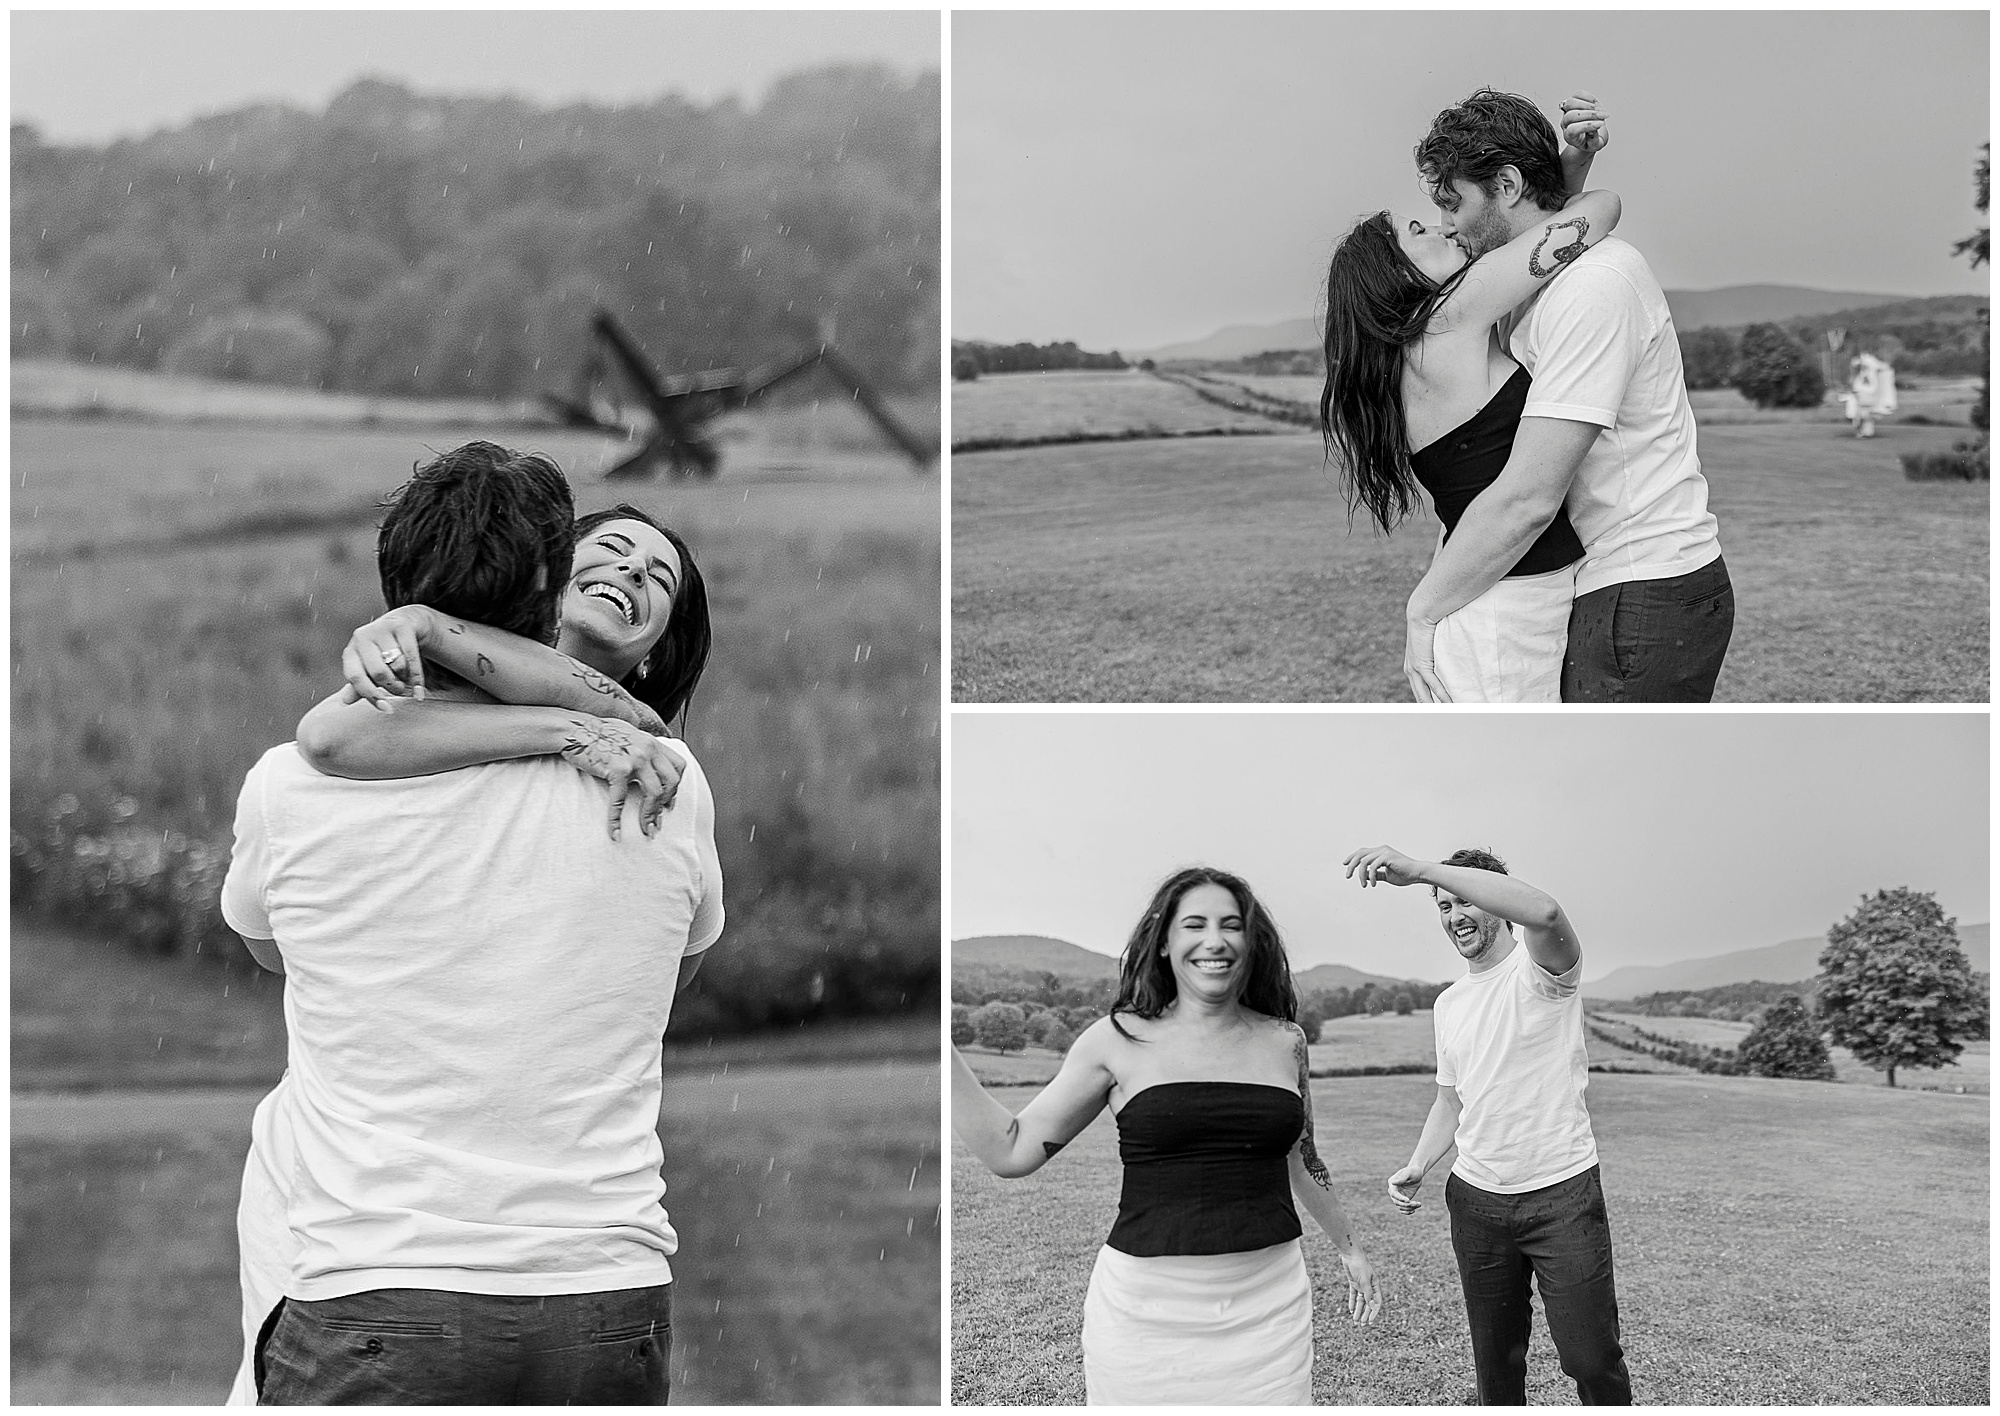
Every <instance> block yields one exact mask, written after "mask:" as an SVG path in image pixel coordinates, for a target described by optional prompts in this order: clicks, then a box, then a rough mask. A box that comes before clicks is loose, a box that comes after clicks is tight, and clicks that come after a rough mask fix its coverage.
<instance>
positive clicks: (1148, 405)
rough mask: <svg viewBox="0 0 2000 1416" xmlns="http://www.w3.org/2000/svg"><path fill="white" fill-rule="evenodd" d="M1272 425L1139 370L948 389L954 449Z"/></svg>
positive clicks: (1008, 379)
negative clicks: (956, 447) (955, 447)
mask: <svg viewBox="0 0 2000 1416" xmlns="http://www.w3.org/2000/svg"><path fill="white" fill-rule="evenodd" d="M1275 426H1276V425H1275V424H1273V423H1272V422H1271V421H1270V420H1269V419H1267V418H1259V417H1255V416H1253V415H1251V414H1246V413H1237V412H1233V411H1231V410H1230V409H1227V408H1220V407H1217V406H1216V405H1215V404H1213V403H1209V402H1207V401H1205V400H1203V399H1201V398H1198V397H1196V396H1195V395H1194V394H1192V393H1190V392H1189V391H1188V390H1187V389H1185V388H1182V387H1180V386H1178V385H1176V384H1171V383H1167V382H1165V381H1163V380H1160V379H1156V378H1154V377H1153V376H1152V375H1151V374H1146V373H1141V372H1140V371H1139V370H1137V369H1126V370H1099V369H1089V370H1074V371H1068V372H1063V373H1053V374H989V375H987V376H985V377H983V378H979V379H975V380H972V381H971V382H969V383H954V384H953V385H952V387H951V441H952V444H953V446H957V445H959V444H962V443H967V442H976V443H982V444H985V443H991V442H994V441H1001V440H1004V441H1007V442H1030V441H1036V440H1049V439H1054V438H1063V437H1102V436H1106V435H1110V434H1118V433H1134V432H1150V433H1154V434H1169V433H1188V432H1198V431H1205V430H1207V429H1211V428H1233V429H1240V430H1243V431H1246V432H1253V433H1259V432H1270V431H1271V430H1272V429H1273V428H1274V427H1275Z"/></svg>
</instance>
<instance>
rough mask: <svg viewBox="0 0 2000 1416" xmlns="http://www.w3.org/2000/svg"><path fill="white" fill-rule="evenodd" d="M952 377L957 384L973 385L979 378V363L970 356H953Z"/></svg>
mask: <svg viewBox="0 0 2000 1416" xmlns="http://www.w3.org/2000/svg"><path fill="white" fill-rule="evenodd" d="M951 377H952V379H953V381H954V382H956V383H971V382H972V381H973V380H974V379H976V378H978V377H979V361H978V360H977V359H974V358H973V357H972V356H971V355H970V354H955V355H953V356H952V360H951Z"/></svg>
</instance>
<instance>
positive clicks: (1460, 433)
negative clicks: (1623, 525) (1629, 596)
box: [1410, 369, 1583, 579]
mask: <svg viewBox="0 0 2000 1416" xmlns="http://www.w3.org/2000/svg"><path fill="white" fill-rule="evenodd" d="M1527 406H1528V371H1527V370H1526V369H1516V370H1514V376H1513V377H1512V378H1510V379H1508V380H1507V382H1506V383H1505V384H1503V385H1502V386H1501V388H1500V391H1499V392H1498V393H1496V394H1494V395H1493V397H1492V398H1490V399H1489V400H1487V403H1486V406H1485V407H1484V408H1482V409H1480V410H1479V411H1478V412H1477V413H1475V414H1473V415H1472V416H1471V417H1470V418H1468V419H1466V420H1465V421H1464V422H1463V423H1460V424H1459V425H1458V426H1457V427H1456V428H1453V429H1452V430H1451V431H1450V432H1448V433H1446V434H1445V435H1444V436H1443V437H1441V438H1439V439H1438V440H1437V441H1436V442H1434V443H1431V444H1430V445H1428V446H1427V447H1424V448H1423V449H1421V450H1420V451H1417V452H1413V453H1411V454H1410V470H1411V471H1412V472H1414V473H1416V474H1417V480H1418V481H1419V482H1421V483H1422V484H1423V488H1424V490H1425V491H1427V492H1429V493H1430V494H1431V501H1432V502H1433V503H1435V504H1436V506H1437V514H1438V520H1439V521H1442V522H1443V523H1444V538H1445V540H1447V541H1449V540H1450V539H1451V533H1452V531H1453V529H1454V528H1455V527H1456V526H1457V525H1458V518H1459V517H1461V516H1463V515H1464V514H1465V509H1466V508H1467V507H1468V506H1471V505H1472V499H1473V498H1474V497H1476V496H1478V495H1479V494H1480V493H1481V492H1483V491H1485V490H1486V489H1487V488H1488V487H1490V486H1492V485H1493V480H1494V478H1496V477H1498V476H1499V475H1500V469H1501V468H1503V467H1505V466H1506V465H1507V458H1508V457H1509V456H1510V455H1511V454H1512V453H1513V451H1514V433H1515V430H1516V429H1518V428H1519V427H1520V426H1521V410H1522V409H1523V408H1525V407H1527ZM1582 559H1583V542H1582V541H1580V540H1578V539H1577V535H1576V530H1575V528H1574V527H1572V526H1571V525H1570V524H1569V513H1568V512H1566V511H1558V512H1557V513H1556V519H1555V520H1554V521H1551V522H1550V523H1549V524H1548V525H1547V526H1546V527H1545V528H1544V529H1543V531H1542V534H1541V535H1540V536H1539V537H1538V538H1537V539H1536V541H1535V544H1534V545H1532V546H1530V547H1528V553H1527V554H1526V555H1525V556H1522V557H1521V561H1520V564H1518V565H1516V566H1515V567H1514V568H1513V569H1512V570H1510V571H1508V572H1507V575H1508V577H1509V578H1510V579H1511V578H1512V577H1514V576H1516V575H1542V574H1545V573H1547V572H1548V571H1551V570H1561V569H1562V568H1563V567H1564V566H1566V565H1572V564H1574V563H1575V562H1577V561H1580V560H1582Z"/></svg>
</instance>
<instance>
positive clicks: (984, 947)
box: [951, 934, 1403, 993]
mask: <svg viewBox="0 0 2000 1416" xmlns="http://www.w3.org/2000/svg"><path fill="white" fill-rule="evenodd" d="M985 969H996V970H997V969H1005V970H1007V971H1009V972H1019V973H1052V974H1054V975H1055V976H1056V977H1057V978H1074V979H1081V980H1086V981H1094V980H1097V979H1101V978H1106V979H1115V978H1117V977H1118V961H1117V960H1116V959H1114V958H1112V957H1111V956H1110V955H1108V954H1099V953H1097V952H1095V951H1094V950H1090V949H1084V948H1081V947H1079V946H1078V945H1075V944H1070V943H1067V942H1065V941H1063V940H1061V939H1051V938H1049V937H1048V936H1047V935H1042V934H987V935H981V936H980V937H978V938H976V939H954V940H953V941H952V944H951V972H952V977H954V978H963V977H965V976H966V975H968V974H970V973H974V972H977V971H980V970H985ZM1402 982H1403V980H1402V979H1400V978H1387V977H1385V976H1383V975H1382V974H1371V973H1363V972H1362V971H1361V970H1360V969H1354V968H1349V967H1348V966H1347V965H1346V964H1319V965H1316V966H1315V967H1313V968H1309V969H1307V970H1306V971H1305V972H1303V973H1297V974H1293V975H1292V984H1293V986H1294V987H1296V988H1297V989H1299V991H1300V992H1303V993H1310V992H1313V991H1314V990H1316V989H1322V988H1328V989H1331V988H1347V989H1354V988H1359V987H1360V986H1361V985H1362V984H1364V983H1372V984H1374V985H1375V986H1376V987H1377V988H1390V987H1394V986H1395V985H1397V984H1400V983H1402Z"/></svg>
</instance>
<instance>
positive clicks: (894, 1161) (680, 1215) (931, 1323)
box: [10, 1028, 941, 1405]
mask: <svg viewBox="0 0 2000 1416" xmlns="http://www.w3.org/2000/svg"><path fill="white" fill-rule="evenodd" d="M931 1031H932V1036H933V1037H934V1036H935V1031H934V1028H933V1029H932V1030H931ZM934 1055H935V1054H933V1056H934ZM259 1095H260V1092H259V1091H257V1090H240V1091H237V1092H235V1093H221V1094H217V1093H212V1092H208V1093H196V1094H182V1093H150V1094H148V1099H147V1101H146V1102H145V1104H144V1106H143V1108H141V1109H140V1110H139V1112H138V1117H137V1119H136V1120H135V1119H134V1118H133V1116H132V1115H131V1114H129V1113H130V1112H131V1110H132V1108H130V1107H126V1108H124V1112H125V1113H128V1114H122V1115H121V1117H120V1118H119V1119H118V1121H117V1122H116V1124H114V1125H109V1126H107V1125H104V1124H97V1123H95V1122H94V1120H93V1117H94V1116H95V1113H96V1111H97V1110H99V1109H101V1108H104V1107H117V1106H119V1104H120V1102H121V1101H122V1100H123V1098H122V1096H121V1094H117V1093H107V1094H102V1095H100V1096H99V1097H96V1098H83V1099H80V1100H70V1101H68V1102H65V1101H64V1100H63V1099H56V1100H49V1099H40V1100H34V1099H30V1100H26V1101H22V1100H17V1102H16V1105H15V1108H14V1124H13V1146H12V1192H11V1193H12V1203H11V1216H12V1262H11V1272H12V1285H13V1286H12V1295H13V1303H12V1308H11V1313H12V1318H11V1329H10V1336H11V1352H12V1364H11V1371H12V1398H13V1400H14V1402H15V1403H17V1404H62V1405H69V1404H79V1403H81V1404H116V1405H125V1404H139V1405H155V1404H179V1403H185V1404H215V1403H219V1402H220V1401H221V1399H222V1397H223V1396H224V1394H225V1393H226V1392H227V1390H228V1387H229V1382H230V1378H231V1376H232V1375H233V1373H234V1371H235V1367H236V1362H237V1358H238V1346H239V1341H240V1339H239V1336H238V1328H237V1322H238V1317H237V1311H238V1304H239V1299H238V1289H237V1277H236V1234H235V1216H236V1198H237V1189H238V1184H239V1181H240V1179H241V1176H242V1169H243V1155H244V1150H245V1147H246V1144H247V1141H248V1136H249V1118H250V1110H251V1108H252V1107H253V1106H254V1105H255V1103H256V1100H257V1098H258V1096H259ZM183 1097H185V1098H186V1100H185V1101H184V1100H183V1099H182V1098H183ZM66 1115H67V1116H71V1117H73V1118H74V1120H70V1121H66V1120H65V1119H64V1118H65V1116H66ZM938 1125H939V1117H938V1074H937V1067H936V1064H935V1062H934V1061H931V1060H928V1059H927V1060H923V1061H912V1060H889V1061H877V1062H849V1063H835V1064H815V1065H806V1066H781V1067H758V1066H750V1067H747V1068H746V1067H741V1066H726V1065H725V1064H717V1065H716V1066H714V1067H712V1068H709V1069H707V1070H705V1071H694V1070H685V1069H684V1070H682V1071H679V1072H677V1073H675V1074H674V1075H673V1076H672V1077H670V1078H669V1081H668V1085H667V1088H666V1098H665V1105H664V1106H663V1108H662V1112H661V1125H660V1135H661V1141H662V1145H663V1147H664V1149H665V1151H666V1155H667V1163H666V1168H665V1169H666V1177H667V1187H668V1188H667V1206H668V1210H669V1212H670V1214H671V1215H672V1217H673V1220H674V1225H675V1228H676V1229H677V1230H678V1231H679V1233H680V1237H681V1252H680V1254H679V1255H678V1256H677V1257H676V1258H675V1260H674V1276H675V1284H676V1289H675V1301H674V1347H673V1364H674V1366H673V1373H674V1388H675V1389H674V1400H675V1402H676V1404H686V1403H693V1404H712V1403H729V1404H794V1403H798V1404H825V1403H839V1404H915V1405H932V1404H934V1403H935V1402H936V1401H937V1400H938V1395H939V1362H938V1329H939V1314H938V1306H939V1303H938V1299H939V1294H938V1286H939V1234H938V1205H939V1199H940V1193H941V1191H940V1182H939V1175H938V1140H937V1138H938Z"/></svg>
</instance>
